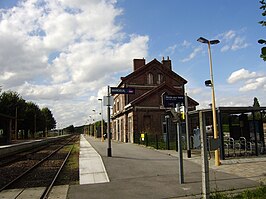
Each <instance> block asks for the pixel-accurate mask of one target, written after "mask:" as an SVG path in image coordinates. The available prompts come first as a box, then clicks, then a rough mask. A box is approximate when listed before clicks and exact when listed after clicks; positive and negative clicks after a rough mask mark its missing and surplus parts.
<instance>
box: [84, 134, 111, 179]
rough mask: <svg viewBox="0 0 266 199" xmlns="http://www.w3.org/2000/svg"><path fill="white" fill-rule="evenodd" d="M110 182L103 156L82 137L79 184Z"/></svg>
mask: <svg viewBox="0 0 266 199" xmlns="http://www.w3.org/2000/svg"><path fill="white" fill-rule="evenodd" d="M103 182H109V178H108V175H107V173H106V170H105V167H104V164H103V161H102V158H101V156H100V155H99V154H98V153H97V151H95V149H94V148H93V147H92V146H91V144H90V143H89V142H88V141H87V140H86V139H85V138H84V135H83V134H82V135H80V152H79V183H80V184H95V183H103Z"/></svg>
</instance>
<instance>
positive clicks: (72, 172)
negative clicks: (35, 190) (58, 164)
mask: <svg viewBox="0 0 266 199" xmlns="http://www.w3.org/2000/svg"><path fill="white" fill-rule="evenodd" d="M69 149H70V148H68V149H67V150H69ZM57 183H58V184H79V140H78V141H76V143H75V144H74V147H73V149H72V152H71V154H70V156H69V158H68V160H67V162H66V164H65V166H64V167H63V169H62V171H61V173H60V175H59V178H58V180H57Z"/></svg>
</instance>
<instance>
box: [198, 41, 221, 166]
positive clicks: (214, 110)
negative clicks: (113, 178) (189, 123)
mask: <svg viewBox="0 0 266 199" xmlns="http://www.w3.org/2000/svg"><path fill="white" fill-rule="evenodd" d="M197 41H198V42H201V43H204V44H208V53H209V62H210V76H211V88H212V119H213V133H214V139H218V137H219V136H218V131H217V117H216V105H215V93H214V81H213V71H212V56H211V45H213V44H218V43H220V41H219V40H207V39H205V38H203V37H200V38H198V39H197ZM205 83H206V82H205ZM215 165H216V166H219V165H220V156H219V149H217V150H215Z"/></svg>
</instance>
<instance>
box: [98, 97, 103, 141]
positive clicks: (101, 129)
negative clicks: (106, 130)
mask: <svg viewBox="0 0 266 199" xmlns="http://www.w3.org/2000/svg"><path fill="white" fill-rule="evenodd" d="M99 100H100V101H101V116H102V118H101V119H102V121H101V141H102V142H103V141H104V139H103V100H102V99H99Z"/></svg>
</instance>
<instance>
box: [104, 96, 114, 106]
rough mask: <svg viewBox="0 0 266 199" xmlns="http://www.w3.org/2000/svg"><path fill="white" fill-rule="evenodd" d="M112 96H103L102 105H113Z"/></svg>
mask: <svg viewBox="0 0 266 199" xmlns="http://www.w3.org/2000/svg"><path fill="white" fill-rule="evenodd" d="M113 104H114V97H113V96H103V105H104V106H113Z"/></svg>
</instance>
